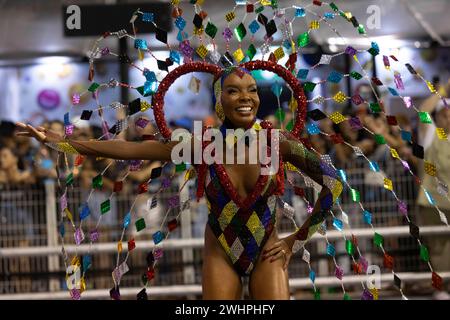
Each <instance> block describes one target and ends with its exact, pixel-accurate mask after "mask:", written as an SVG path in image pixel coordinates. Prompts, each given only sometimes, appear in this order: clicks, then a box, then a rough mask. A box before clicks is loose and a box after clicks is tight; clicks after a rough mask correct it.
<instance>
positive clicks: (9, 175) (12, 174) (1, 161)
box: [0, 147, 35, 184]
mask: <svg viewBox="0 0 450 320" xmlns="http://www.w3.org/2000/svg"><path fill="white" fill-rule="evenodd" d="M34 182H35V178H34V175H33V173H32V172H31V171H22V170H20V169H19V157H18V156H17V155H16V154H15V153H14V152H13V151H12V150H11V149H10V148H8V147H2V148H1V149H0V183H14V184H17V183H25V184H31V183H34Z"/></svg>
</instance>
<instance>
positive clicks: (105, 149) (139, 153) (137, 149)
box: [17, 122, 179, 161]
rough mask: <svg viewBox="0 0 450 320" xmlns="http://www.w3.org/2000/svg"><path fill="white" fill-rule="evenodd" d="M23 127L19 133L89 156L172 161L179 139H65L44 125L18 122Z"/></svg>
mask: <svg viewBox="0 0 450 320" xmlns="http://www.w3.org/2000/svg"><path fill="white" fill-rule="evenodd" d="M17 126H18V127H19V128H20V129H21V131H20V132H18V133H17V135H20V136H27V137H33V138H35V139H37V140H38V141H39V142H41V143H47V144H50V145H55V146H59V147H60V148H62V149H64V148H65V149H69V150H72V148H73V150H74V151H76V152H78V153H80V154H82V155H88V156H96V157H104V158H111V159H120V160H135V159H139V160H159V161H170V160H171V151H172V148H173V146H175V145H176V144H177V143H179V142H178V141H173V142H172V141H171V142H168V143H162V142H159V141H143V142H131V141H123V140H105V141H78V140H64V139H63V137H61V136H60V135H58V134H56V133H54V132H52V131H50V130H47V129H45V128H43V127H37V128H35V127H33V126H31V125H26V124H24V123H20V122H18V123H17Z"/></svg>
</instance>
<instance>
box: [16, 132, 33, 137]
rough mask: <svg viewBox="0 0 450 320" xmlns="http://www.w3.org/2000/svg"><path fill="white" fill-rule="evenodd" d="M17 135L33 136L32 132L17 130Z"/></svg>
mask: <svg viewBox="0 0 450 320" xmlns="http://www.w3.org/2000/svg"><path fill="white" fill-rule="evenodd" d="M16 136H21V137H31V135H30V133H29V132H28V131H19V132H16Z"/></svg>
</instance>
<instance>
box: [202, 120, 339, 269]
mask: <svg viewBox="0 0 450 320" xmlns="http://www.w3.org/2000/svg"><path fill="white" fill-rule="evenodd" d="M262 127H265V128H267V127H268V125H267V124H266V123H263V125H262ZM285 141H286V142H287V144H288V145H289V148H290V151H291V152H290V155H291V157H290V159H291V161H292V162H294V163H295V164H297V165H298V166H299V167H300V168H302V169H305V171H306V172H307V173H309V174H311V175H312V178H313V179H314V180H316V181H317V182H318V183H323V184H324V187H325V188H328V189H329V190H330V191H331V192H330V193H329V194H328V195H327V196H325V197H324V198H323V199H321V201H320V202H319V203H318V206H320V209H319V212H317V214H316V215H314V216H313V217H312V219H308V220H307V222H305V224H304V225H303V226H302V227H301V228H300V229H299V230H297V232H296V236H297V239H298V240H299V241H300V240H301V241H306V240H307V239H309V238H310V237H311V236H312V234H313V233H315V232H316V231H317V229H318V226H319V225H320V224H321V223H322V222H323V220H324V219H325V215H323V214H321V213H323V212H324V211H326V210H327V209H329V208H331V206H332V204H333V202H334V201H335V200H336V199H337V197H338V196H339V194H340V193H341V191H342V184H341V183H340V182H339V180H338V179H337V176H336V174H335V173H334V172H333V171H332V169H331V168H330V167H328V166H327V165H326V164H324V163H323V162H321V161H320V160H319V159H318V158H317V157H316V156H315V155H314V154H312V153H311V152H309V151H308V150H307V149H306V148H305V147H304V146H303V145H302V144H301V142H300V141H298V140H285ZM205 169H206V172H202V170H205ZM329 169H331V170H329ZM198 171H199V186H200V185H204V188H205V189H204V191H205V194H206V198H207V203H208V208H209V216H208V224H209V226H210V228H211V230H212V232H213V233H214V235H215V236H216V237H217V239H218V241H219V242H220V244H221V245H222V247H223V249H224V250H225V252H226V253H227V255H228V257H229V258H230V260H231V262H232V264H233V266H234V268H235V270H236V272H237V273H238V274H239V275H241V276H246V275H250V273H251V272H252V270H253V268H254V267H255V265H256V262H257V260H258V258H259V256H260V254H261V251H262V249H263V248H264V245H265V244H266V241H267V240H268V238H269V236H270V235H271V233H272V231H273V230H274V228H275V227H276V214H275V211H276V210H275V209H276V202H277V195H282V194H283V192H284V165H283V160H282V159H281V155H280V167H279V170H278V172H277V173H276V174H274V175H270V176H269V175H260V176H259V178H258V180H257V183H256V186H255V188H254V189H253V191H252V193H250V194H249V195H248V196H247V198H245V199H241V197H240V196H239V195H238V194H237V192H236V190H234V189H233V188H232V189H233V190H232V191H231V192H230V186H231V180H230V178H229V176H228V174H227V173H226V171H225V168H224V167H223V165H221V164H213V165H210V166H208V167H206V166H204V165H203V168H202V167H200V168H198ZM200 189H201V188H200ZM202 193H203V192H202V190H201V191H200V193H198V194H197V195H198V196H201V195H202Z"/></svg>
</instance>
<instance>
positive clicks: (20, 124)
mask: <svg viewBox="0 0 450 320" xmlns="http://www.w3.org/2000/svg"><path fill="white" fill-rule="evenodd" d="M16 126H18V127H20V128H22V129H26V128H27V125H26V124H25V123H23V122H16Z"/></svg>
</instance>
